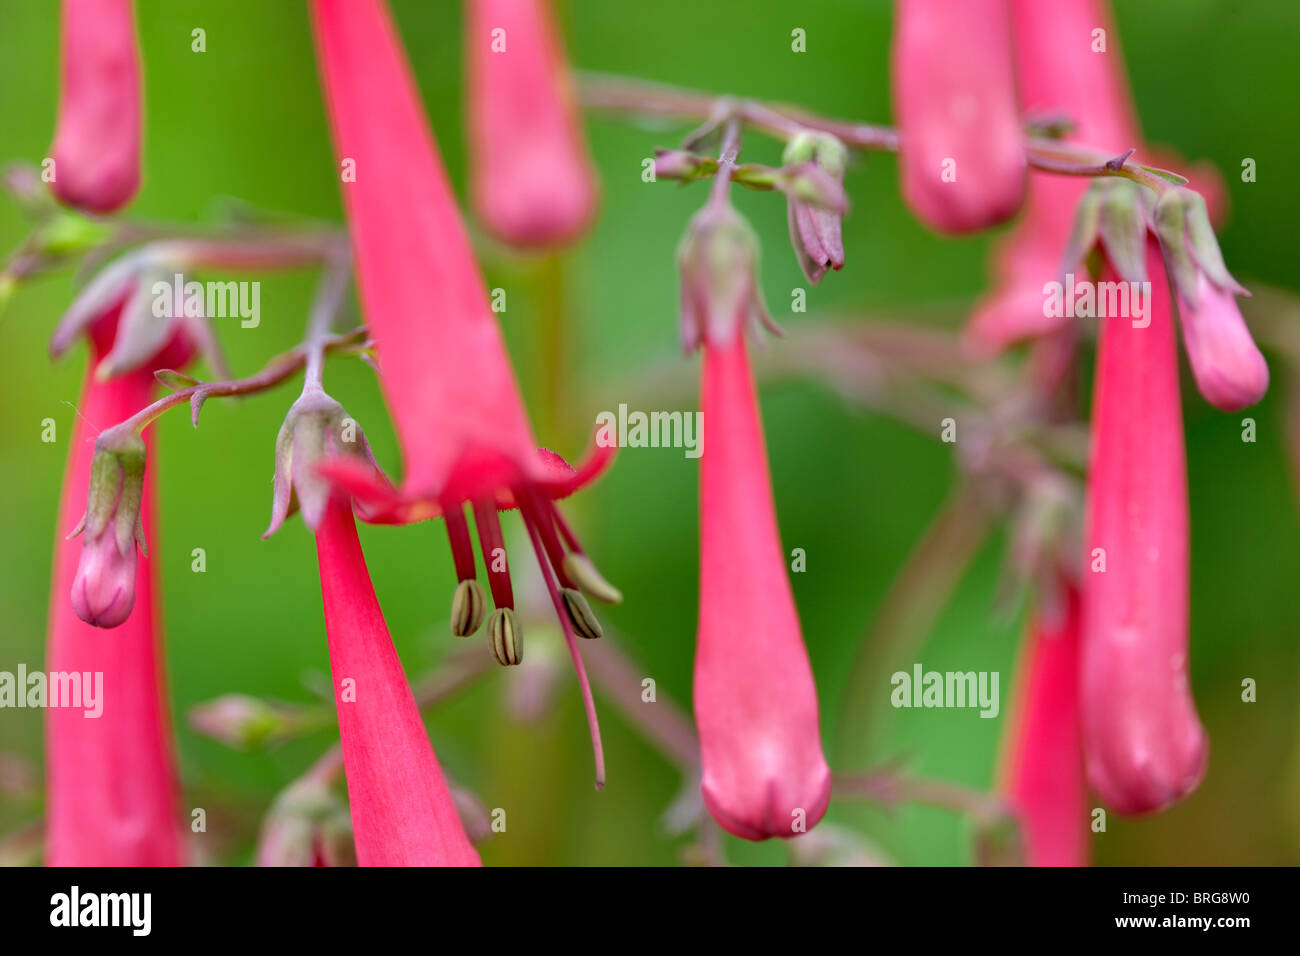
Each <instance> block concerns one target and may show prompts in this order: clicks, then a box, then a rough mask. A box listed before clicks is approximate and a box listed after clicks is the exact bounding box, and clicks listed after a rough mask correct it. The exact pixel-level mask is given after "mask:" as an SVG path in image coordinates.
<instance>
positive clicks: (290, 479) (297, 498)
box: [262, 386, 378, 538]
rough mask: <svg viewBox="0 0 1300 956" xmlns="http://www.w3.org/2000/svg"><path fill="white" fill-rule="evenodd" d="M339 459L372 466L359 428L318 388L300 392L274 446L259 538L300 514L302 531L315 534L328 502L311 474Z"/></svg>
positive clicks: (322, 484)
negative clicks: (267, 510)
mask: <svg viewBox="0 0 1300 956" xmlns="http://www.w3.org/2000/svg"><path fill="white" fill-rule="evenodd" d="M344 455H358V456H360V457H362V458H363V459H365V460H366V461H367V462H369V463H370V464H372V465H374V464H375V460H374V455H373V454H372V453H371V451H370V444H369V442H367V441H366V436H365V434H364V433H363V432H362V431H361V426H360V425H359V424H357V422H356V421H354V420H353V419H351V418H349V417H348V414H347V412H346V411H344V410H343V406H342V405H340V404H339V403H338V402H336V401H334V399H332V398H330V397H329V396H328V395H326V394H325V392H324V391H322V390H321V389H320V388H319V387H318V386H314V387H309V388H307V389H305V390H304V391H303V393H302V395H300V396H299V397H298V400H297V401H296V402H294V403H293V405H292V406H291V407H290V408H289V414H288V415H286V416H285V419H284V424H283V425H282V426H280V434H279V437H278V438H277V439H276V442H275V482H274V492H273V495H272V499H271V526H270V527H269V528H267V529H266V533H265V534H263V535H262V537H264V538H266V537H270V536H271V535H272V534H274V533H275V532H276V531H278V530H279V528H280V525H282V524H283V523H284V520H285V518H287V517H289V516H290V515H291V514H293V513H294V512H295V511H297V510H301V511H302V519H303V521H304V522H306V524H307V527H309V528H311V529H312V530H315V529H316V528H318V527H319V526H320V522H321V518H322V517H323V516H324V514H325V505H326V504H328V502H329V497H330V485H329V482H328V481H326V480H325V479H324V478H323V477H321V476H320V475H319V474H317V472H316V465H317V464H318V463H319V462H322V461H325V460H327V459H330V458H338V457H342V456H344ZM375 467H376V468H377V467H378V465H375Z"/></svg>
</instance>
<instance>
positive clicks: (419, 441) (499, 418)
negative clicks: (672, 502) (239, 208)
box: [311, 0, 620, 786]
mask: <svg viewBox="0 0 1300 956" xmlns="http://www.w3.org/2000/svg"><path fill="white" fill-rule="evenodd" d="M311 11H312V20H313V24H314V28H315V35H316V42H317V48H318V53H319V58H320V68H321V80H322V84H323V86H324V90H325V98H326V102H327V104H328V106H329V114H330V120H331V128H332V131H333V134H334V141H335V147H336V150H337V152H338V155H339V157H340V159H341V160H344V161H346V160H351V161H352V162H354V163H355V171H356V178H355V181H352V182H345V183H344V184H343V197H344V205H345V207H346V211H347V217H348V222H349V226H350V229H351V234H352V240H353V249H354V254H355V256H356V264H357V276H358V283H359V287H360V297H361V302H362V306H363V308H364V311H365V314H366V317H367V320H368V322H369V326H370V331H371V335H372V337H373V339H374V342H375V348H376V351H377V353H378V362H379V366H380V370H381V376H380V380H381V383H382V386H383V389H384V394H385V396H386V398H387V401H388V406H389V409H390V410H391V412H392V415H393V420H394V422H395V424H396V428H397V433H398V437H399V439H400V440H401V445H402V450H403V456H404V458H405V466H406V467H405V477H404V481H403V484H402V487H401V488H400V489H394V488H392V487H391V486H389V485H388V484H387V482H386V481H385V480H384V479H383V478H382V476H380V475H378V474H377V473H376V472H375V470H374V469H373V468H372V467H370V466H369V465H367V464H366V463H365V462H361V461H357V460H355V458H354V459H352V460H343V459H340V460H337V461H334V462H327V463H324V464H322V465H321V466H320V470H321V472H322V473H323V474H326V475H327V476H328V477H329V478H330V479H331V480H332V481H333V482H334V483H335V484H336V485H338V486H341V487H343V488H345V489H346V490H348V491H349V492H351V493H352V494H353V495H355V496H356V498H357V499H358V501H359V503H361V504H362V505H363V506H364V507H365V508H366V509H367V515H368V516H371V517H373V520H377V521H388V522H395V523H401V522H408V521H417V520H422V519H426V518H434V517H438V516H440V515H441V516H442V517H444V518H445V521H446V526H447V534H448V537H449V539H450V542H451V549H452V555H453V557H454V559H455V565H456V572H457V577H458V579H459V582H460V583H459V585H458V586H457V589H456V596H455V599H454V601H453V605H452V615H451V620H452V628H453V633H455V634H456V635H458V636H462V637H464V636H468V635H469V634H471V633H473V632H474V631H475V630H476V629H477V628H478V626H479V624H480V623H481V620H482V614H483V611H484V610H485V606H484V603H485V602H484V596H483V592H482V589H481V588H480V587H479V585H478V582H477V580H476V570H475V559H474V551H473V545H472V540H471V537H470V533H469V525H468V521H467V520H466V514H465V507H466V505H468V506H469V507H470V509H471V510H472V512H473V515H474V519H475V522H476V524H477V527H478V537H479V544H480V548H481V550H482V553H483V556H484V563H485V565H486V566H487V568H488V581H489V585H490V587H491V591H492V597H493V600H494V603H495V604H496V608H497V609H496V611H494V612H493V613H492V615H491V617H490V618H489V623H488V629H489V632H490V634H491V638H492V648H493V651H494V653H495V654H496V657H497V659H498V660H499V661H500V662H501V663H502V664H517V663H519V661H520V659H521V656H522V650H523V645H522V633H521V631H520V629H519V625H518V621H517V620H516V618H515V615H514V611H513V608H514V595H513V590H512V588H511V582H510V573H509V570H508V565H507V563H506V560H505V546H504V540H503V537H502V533H501V525H500V521H499V519H498V516H497V512H498V510H499V509H503V508H513V507H517V508H519V510H520V513H521V515H522V517H523V520H524V524H525V527H526V528H527V529H528V532H529V536H530V539H531V543H532V545H533V549H534V551H535V553H536V554H537V557H538V562H539V564H540V565H541V569H542V575H543V578H544V579H545V581H546V584H547V588H548V590H549V592H550V594H551V599H552V603H553V604H554V605H555V609H556V613H557V615H558V616H559V618H560V623H561V626H562V627H563V629H564V633H565V638H566V640H567V642H568V645H569V651H570V654H571V656H572V657H573V661H574V666H575V668H577V671H578V678H579V685H580V687H581V690H582V693H583V697H584V703H585V705H586V710H587V717H588V723H589V725H590V728H591V732H592V737H593V744H594V748H595V755H596V780H597V786H603V780H604V759H603V756H602V754H601V750H600V744H599V729H598V726H597V723H596V714H595V706H594V703H593V702H592V700H591V693H590V687H589V685H588V682H587V679H586V673H585V671H584V669H583V667H582V657H581V655H580V653H579V651H578V646H577V642H576V640H575V632H577V633H580V634H581V635H582V636H584V637H596V636H599V632H598V628H596V627H594V625H593V622H594V618H593V617H592V616H591V610H590V608H589V607H588V606H587V602H586V599H585V598H584V597H583V595H582V593H580V592H579V591H578V590H577V588H578V587H581V588H582V590H584V591H586V592H587V593H588V594H591V595H592V596H593V597H596V598H599V599H601V600H606V601H617V600H618V599H619V598H620V595H619V594H618V591H617V590H615V589H614V588H613V587H612V586H610V585H609V584H608V583H607V582H606V581H605V580H604V579H603V578H601V577H600V575H599V573H598V572H597V571H596V570H595V568H594V566H593V565H592V563H591V561H590V560H589V559H588V558H587V557H586V555H585V554H584V553H583V551H582V549H581V547H580V546H579V544H578V542H577V539H576V537H575V536H574V534H573V532H572V530H571V529H570V528H569V526H568V524H567V523H566V522H565V521H564V519H563V516H562V515H561V514H560V512H559V509H558V508H557V507H556V505H555V499H557V498H560V497H563V496H565V495H568V494H570V493H571V492H573V491H574V490H576V489H577V488H579V487H581V486H582V485H583V484H585V483H586V482H587V481H589V480H591V479H592V478H593V477H595V475H596V474H598V473H599V471H600V470H601V469H602V468H603V467H604V465H605V464H606V463H607V462H608V460H609V451H608V449H601V452H600V453H598V454H597V455H596V456H595V457H594V458H593V460H592V461H590V462H589V463H588V464H587V465H585V466H583V468H581V469H579V470H577V471H575V470H574V469H572V468H570V467H569V466H568V465H567V464H566V463H565V462H564V461H563V460H562V459H560V457H559V456H558V455H555V454H553V453H551V452H547V451H544V450H542V451H539V450H538V449H537V447H536V443H535V441H534V439H533V435H532V429H531V427H530V426H529V424H528V420H527V418H526V417H525V414H524V408H523V403H522V401H521V399H520V395H519V389H518V386H517V385H516V383H515V380H514V375H513V373H512V371H511V369H510V364H509V360H508V358H507V356H506V352H505V345H504V343H503V341H502V338H501V332H500V329H498V327H497V324H496V321H495V319H494V318H493V315H492V312H491V310H490V308H489V306H488V300H487V295H486V290H485V289H484V286H483V280H482V277H481V276H480V274H479V270H478V265H477V263H476V262H475V261H474V255H473V251H472V249H471V247H470V243H469V237H468V235H467V234H466V231H465V226H464V223H463V222H462V221H461V217H460V212H459V210H458V209H457V207H456V202H455V197H454V196H453V195H452V191H451V187H450V185H449V184H448V182H447V176H446V173H445V172H444V170H443V168H442V164H441V162H440V160H439V158H438V154H437V150H436V147H435V145H434V142H433V139H432V136H431V135H430V131H429V127H428V124H427V122H426V120H425V116H424V112H423V109H422V107H421V105H420V101H419V97H418V95H417V93H416V90H415V85H414V83H413V82H412V80H411V76H410V72H409V69H408V67H407V63H406V58H405V55H404V53H403V51H402V47H401V43H400V41H399V39H398V37H397V34H396V31H395V29H394V27H393V24H392V22H391V20H390V18H389V16H388V13H387V9H386V7H385V5H384V4H383V2H382V0H350V2H343V0H314V2H313V3H312V6H311Z"/></svg>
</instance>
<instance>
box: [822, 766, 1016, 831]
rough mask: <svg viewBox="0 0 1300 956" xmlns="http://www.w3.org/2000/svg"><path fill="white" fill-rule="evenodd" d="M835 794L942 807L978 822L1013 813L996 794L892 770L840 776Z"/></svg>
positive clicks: (886, 803)
mask: <svg viewBox="0 0 1300 956" xmlns="http://www.w3.org/2000/svg"><path fill="white" fill-rule="evenodd" d="M834 792H835V795H836V796H838V797H848V798H857V799H861V800H869V801H872V802H874V803H879V804H882V805H884V806H886V807H890V808H892V807H895V806H897V805H899V804H903V803H915V804H922V805H924V806H930V807H938V808H940V809H943V810H952V811H954V812H955V813H961V814H964V815H966V816H969V817H971V818H972V819H974V820H978V821H990V820H996V819H999V818H1001V817H1004V816H1006V815H1007V814H1008V812H1009V811H1008V810H1007V808H1006V806H1005V805H1004V804H1003V802H1002V801H1001V800H1000V799H999V798H998V797H997V796H996V795H995V794H992V793H986V792H984V791H982V790H975V789H973V788H971V787H965V786H962V785H961V784H957V783H951V782H949V781H947V780H935V779H933V778H927V777H911V776H907V775H905V774H902V773H900V772H899V771H897V770H894V769H889V768H886V769H881V770H869V771H866V772H864V773H856V774H836V776H835V791H834Z"/></svg>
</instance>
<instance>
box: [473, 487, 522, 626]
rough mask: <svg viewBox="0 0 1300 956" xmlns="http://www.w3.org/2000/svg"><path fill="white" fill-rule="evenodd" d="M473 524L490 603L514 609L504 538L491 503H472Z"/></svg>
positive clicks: (499, 521)
mask: <svg viewBox="0 0 1300 956" xmlns="http://www.w3.org/2000/svg"><path fill="white" fill-rule="evenodd" d="M474 524H475V526H476V527H477V528H478V546H479V548H480V549H481V550H482V551H483V565H484V567H486V568H487V576H488V587H490V588H491V589H492V603H493V604H495V605H496V606H497V607H499V608H500V607H514V606H515V595H514V590H513V589H512V588H511V586H510V562H509V561H507V560H506V545H505V538H504V537H503V536H502V534H501V519H500V518H499V517H497V509H496V505H494V504H493V503H492V502H491V501H475V502H474Z"/></svg>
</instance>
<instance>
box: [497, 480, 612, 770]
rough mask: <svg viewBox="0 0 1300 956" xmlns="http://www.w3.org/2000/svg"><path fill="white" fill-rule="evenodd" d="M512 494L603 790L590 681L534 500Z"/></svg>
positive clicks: (602, 759) (602, 755) (597, 723)
mask: <svg viewBox="0 0 1300 956" xmlns="http://www.w3.org/2000/svg"><path fill="white" fill-rule="evenodd" d="M516 497H518V499H519V505H520V507H519V512H520V514H521V515H522V516H523V519H524V527H525V528H527V529H528V537H529V538H530V539H531V540H532V543H533V551H534V552H535V553H536V555H537V564H538V565H539V566H540V567H541V570H542V580H544V581H545V582H546V590H547V591H549V592H550V594H551V603H552V604H554V605H555V613H556V616H558V617H559V619H560V627H561V628H562V629H563V630H564V640H565V643H567V644H568V645H569V655H570V656H571V657H572V658H573V669H574V671H576V672H577V675H578V689H579V690H580V691H581V692H582V705H583V707H584V708H585V709H586V711H587V729H588V730H589V731H590V732H591V750H592V756H593V758H594V759H595V761H596V789H597V790H604V789H605V749H604V747H603V746H602V745H601V742H600V721H599V720H598V719H597V718H596V701H595V698H593V697H592V695H591V681H590V680H589V679H588V678H587V668H586V665H584V664H583V663H582V654H581V652H580V651H579V650H578V640H577V638H575V637H574V635H573V621H572V619H571V618H570V617H569V613H568V609H567V608H566V606H565V603H564V598H562V597H561V596H560V589H559V587H558V586H557V585H556V582H555V574H554V573H553V569H552V567H551V563H550V561H549V560H547V556H546V546H545V545H544V544H543V543H542V537H541V535H540V534H539V533H538V530H537V519H538V517H539V516H538V515H537V513H536V510H535V503H534V502H529V500H528V499H527V497H526V496H525V495H520V494H517V495H516ZM552 510H554V509H552Z"/></svg>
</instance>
